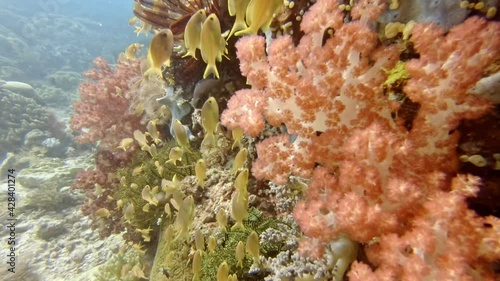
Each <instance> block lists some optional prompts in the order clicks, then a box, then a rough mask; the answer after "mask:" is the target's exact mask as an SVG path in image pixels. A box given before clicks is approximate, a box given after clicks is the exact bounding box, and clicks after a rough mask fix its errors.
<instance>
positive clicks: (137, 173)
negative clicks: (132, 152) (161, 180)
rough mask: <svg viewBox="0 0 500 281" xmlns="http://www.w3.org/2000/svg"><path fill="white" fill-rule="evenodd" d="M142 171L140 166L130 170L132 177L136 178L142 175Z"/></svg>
mask: <svg viewBox="0 0 500 281" xmlns="http://www.w3.org/2000/svg"><path fill="white" fill-rule="evenodd" d="M143 170H144V167H142V166H137V167H135V168H134V170H132V176H133V177H135V176H138V175H139V174H141V173H142V171H143Z"/></svg>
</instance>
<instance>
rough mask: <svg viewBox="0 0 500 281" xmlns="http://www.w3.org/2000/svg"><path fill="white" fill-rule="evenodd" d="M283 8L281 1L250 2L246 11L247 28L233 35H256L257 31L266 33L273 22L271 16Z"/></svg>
mask: <svg viewBox="0 0 500 281" xmlns="http://www.w3.org/2000/svg"><path fill="white" fill-rule="evenodd" d="M282 6H283V0H251V1H250V3H249V4H248V6H247V10H246V21H247V24H248V27H247V28H245V29H243V30H240V31H238V32H236V33H235V35H236V36H241V35H246V34H253V35H257V32H259V29H261V30H262V32H266V31H267V30H268V29H269V26H270V25H271V22H272V21H273V15H274V14H275V13H277V12H278V11H279V9H280V8H281V7H282Z"/></svg>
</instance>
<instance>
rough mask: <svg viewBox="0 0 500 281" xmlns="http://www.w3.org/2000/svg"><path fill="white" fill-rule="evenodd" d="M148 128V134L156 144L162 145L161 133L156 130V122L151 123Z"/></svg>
mask: <svg viewBox="0 0 500 281" xmlns="http://www.w3.org/2000/svg"><path fill="white" fill-rule="evenodd" d="M146 127H147V129H148V132H147V134H148V135H149V136H150V137H151V138H152V139H153V142H154V143H156V144H159V143H161V139H160V133H158V130H157V129H156V122H154V121H149V122H148V125H147V126H146Z"/></svg>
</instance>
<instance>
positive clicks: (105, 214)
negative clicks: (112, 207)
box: [95, 208, 111, 218]
mask: <svg viewBox="0 0 500 281" xmlns="http://www.w3.org/2000/svg"><path fill="white" fill-rule="evenodd" d="M95 216H96V217H98V218H109V217H110V216H111V213H110V212H109V210H108V209H106V208H100V209H99V210H97V211H95Z"/></svg>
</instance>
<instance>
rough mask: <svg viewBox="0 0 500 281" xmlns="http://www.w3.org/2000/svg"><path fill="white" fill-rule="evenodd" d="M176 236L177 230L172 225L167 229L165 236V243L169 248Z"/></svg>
mask: <svg viewBox="0 0 500 281" xmlns="http://www.w3.org/2000/svg"><path fill="white" fill-rule="evenodd" d="M174 236H175V229H174V225H173V224H170V225H169V226H168V227H167V229H166V230H165V233H164V234H163V241H165V243H166V244H167V246H168V245H169V244H170V242H172V240H174Z"/></svg>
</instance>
